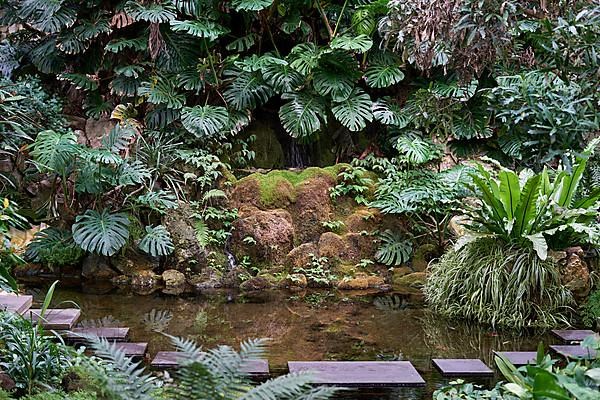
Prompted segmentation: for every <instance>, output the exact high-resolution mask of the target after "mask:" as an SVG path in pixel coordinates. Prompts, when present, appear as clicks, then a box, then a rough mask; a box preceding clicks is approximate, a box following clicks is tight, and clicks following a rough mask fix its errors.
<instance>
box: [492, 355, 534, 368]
mask: <svg viewBox="0 0 600 400" xmlns="http://www.w3.org/2000/svg"><path fill="white" fill-rule="evenodd" d="M494 353H496V354H499V355H503V356H504V357H506V358H507V359H508V361H510V362H511V363H513V365H515V366H517V367H520V366H523V365H527V364H535V360H536V358H537V352H535V351H494Z"/></svg>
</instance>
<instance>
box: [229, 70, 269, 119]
mask: <svg viewBox="0 0 600 400" xmlns="http://www.w3.org/2000/svg"><path fill="white" fill-rule="evenodd" d="M223 95H224V97H225V100H226V101H227V103H228V104H229V105H230V106H232V107H233V108H235V109H236V110H240V111H241V110H246V109H253V108H256V107H258V106H261V105H263V104H264V103H266V102H267V101H268V100H269V98H270V97H271V96H272V95H273V91H272V90H271V88H270V87H269V86H268V85H266V84H265V82H264V81H263V80H262V78H261V77H260V76H259V75H258V74H256V73H252V72H245V71H240V72H238V73H236V74H235V79H234V80H233V82H232V83H231V84H230V85H229V86H228V87H227V89H225V92H224V93H223Z"/></svg>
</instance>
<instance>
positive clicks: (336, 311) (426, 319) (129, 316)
mask: <svg viewBox="0 0 600 400" xmlns="http://www.w3.org/2000/svg"><path fill="white" fill-rule="evenodd" d="M34 292H35V290H34ZM38 296H42V292H39V293H38ZM66 301H72V302H75V303H76V304H77V305H78V306H79V307H80V308H81V310H82V319H81V323H80V324H81V325H84V326H100V325H103V326H127V327H129V328H130V339H131V340H132V341H138V342H148V344H149V355H150V357H153V356H154V355H155V354H156V352H157V351H160V350H173V349H172V348H171V345H170V341H169V339H168V338H167V337H165V336H164V335H163V334H161V333H160V332H164V333H168V334H170V335H175V336H182V337H188V338H191V339H194V340H196V341H197V343H199V344H202V345H203V346H204V347H212V346H216V345H219V344H227V345H232V346H234V347H237V346H238V345H239V343H240V342H241V341H242V340H244V339H246V338H270V339H271V340H270V345H269V349H268V354H267V358H268V359H269V362H270V366H271V371H272V372H275V373H282V372H285V371H286V363H287V361H290V360H392V359H394V360H408V361H411V362H412V363H413V365H414V366H415V368H416V369H417V370H418V371H419V373H420V374H421V375H422V376H423V378H424V379H425V380H426V381H427V386H426V387H425V388H424V389H416V390H415V389H410V390H407V389H401V390H396V391H387V390H384V391H379V392H377V393H370V395H369V396H368V397H369V398H378V399H380V398H386V399H392V398H394V399H427V398H428V399H430V398H431V393H432V392H433V391H434V390H435V389H436V388H438V387H440V386H442V385H444V384H446V383H447V382H449V379H446V378H442V377H441V376H440V375H439V373H438V372H437V371H436V370H435V369H434V368H433V367H432V364H431V359H432V358H480V359H482V360H483V361H484V362H485V363H486V364H488V365H489V366H493V365H494V363H493V353H492V351H493V350H535V349H536V347H537V344H538V343H539V342H540V341H546V342H547V341H548V339H549V337H548V336H547V335H546V334H545V333H543V332H498V331H495V330H492V329H490V328H486V327H481V326H478V325H475V324H468V323H464V322H459V321H449V320H444V319H441V318H439V317H438V316H436V315H433V314H432V313H431V312H429V311H428V310H427V308H426V306H425V304H424V302H423V298H422V296H421V295H420V294H419V293H418V292H416V293H415V292H412V293H410V292H408V293H399V294H394V295H381V294H374V293H366V292H358V293H348V292H334V293H331V292H318V291H312V292H303V293H292V292H282V291H277V292H272V293H271V292H268V293H261V294H260V295H257V296H248V295H241V294H239V293H236V292H227V291H222V292H213V293H210V294H204V295H198V296H193V297H175V296H167V295H164V294H152V295H146V296H139V295H134V294H128V293H123V292H118V291H116V292H115V291H110V292H103V293H101V294H99V293H95V292H94V291H89V290H86V289H82V288H77V289H69V290H66V289H61V290H58V291H57V293H56V294H55V297H54V305H55V306H59V304H60V303H61V302H66ZM63 304H65V305H63V306H68V305H66V303H63ZM480 382H481V383H482V384H484V385H492V384H493V380H488V381H485V380H484V381H480ZM349 397H350V398H352V397H356V396H355V394H352V395H349Z"/></svg>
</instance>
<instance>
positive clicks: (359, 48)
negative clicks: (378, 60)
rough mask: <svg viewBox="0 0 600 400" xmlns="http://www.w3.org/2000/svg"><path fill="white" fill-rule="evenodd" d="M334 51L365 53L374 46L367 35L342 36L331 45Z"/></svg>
mask: <svg viewBox="0 0 600 400" xmlns="http://www.w3.org/2000/svg"><path fill="white" fill-rule="evenodd" d="M330 46H331V48H332V49H343V50H348V51H356V52H358V53H364V52H366V51H369V49H370V48H371V47H372V46H373V41H372V40H371V38H370V37H368V36H367V35H358V36H350V35H342V36H338V37H336V38H334V39H333V40H332V41H331V44H330Z"/></svg>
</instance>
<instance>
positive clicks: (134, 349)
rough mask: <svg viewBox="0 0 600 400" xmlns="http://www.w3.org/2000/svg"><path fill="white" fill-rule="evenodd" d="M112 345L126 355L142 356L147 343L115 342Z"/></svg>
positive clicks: (146, 348) (144, 353)
mask: <svg viewBox="0 0 600 400" xmlns="http://www.w3.org/2000/svg"><path fill="white" fill-rule="evenodd" d="M114 345H115V346H116V347H117V348H118V349H120V350H123V351H124V352H125V355H126V356H127V357H144V355H146V350H148V343H130V342H115V343H114Z"/></svg>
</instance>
